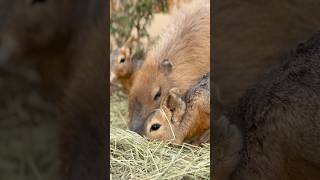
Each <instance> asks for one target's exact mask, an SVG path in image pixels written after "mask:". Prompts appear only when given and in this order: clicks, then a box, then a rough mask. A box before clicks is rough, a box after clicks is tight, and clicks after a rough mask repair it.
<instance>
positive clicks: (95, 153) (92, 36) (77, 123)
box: [59, 24, 107, 180]
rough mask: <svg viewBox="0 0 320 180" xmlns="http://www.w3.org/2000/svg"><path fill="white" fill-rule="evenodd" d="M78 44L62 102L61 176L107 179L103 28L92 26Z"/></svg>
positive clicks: (73, 178)
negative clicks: (73, 68) (73, 65)
mask: <svg viewBox="0 0 320 180" xmlns="http://www.w3.org/2000/svg"><path fill="white" fill-rule="evenodd" d="M83 33H84V34H83V35H84V36H85V37H86V38H85V39H83V40H82V41H81V42H82V43H81V44H83V46H79V47H78V48H79V51H78V52H79V53H77V54H75V55H74V58H75V59H77V61H78V62H77V65H76V66H75V71H74V73H73V75H72V78H71V80H70V84H69V86H68V87H67V89H66V90H65V97H64V98H63V102H62V104H61V108H60V109H61V111H60V118H61V132H60V138H59V139H60V153H59V155H60V160H61V166H60V172H61V174H62V178H63V179H68V180H71V179H72V180H78V179H82V180H91V179H99V180H100V179H101V180H102V179H106V176H105V163H106V153H105V149H106V146H105V143H106V140H105V137H106V134H105V128H104V127H105V123H106V122H107V121H106V111H107V105H106V92H107V84H106V82H107V75H106V69H107V61H106V59H105V58H106V57H107V52H106V49H107V48H106V47H107V44H106V43H107V38H106V27H105V25H104V24H103V25H102V26H100V27H92V28H90V29H88V30H86V31H84V32H83Z"/></svg>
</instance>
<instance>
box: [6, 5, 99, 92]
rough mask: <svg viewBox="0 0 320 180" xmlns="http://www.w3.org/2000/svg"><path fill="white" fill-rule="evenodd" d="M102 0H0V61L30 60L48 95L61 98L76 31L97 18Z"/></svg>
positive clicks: (76, 37) (77, 32)
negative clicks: (38, 73)
mask: <svg viewBox="0 0 320 180" xmlns="http://www.w3.org/2000/svg"><path fill="white" fill-rule="evenodd" d="M101 3H102V2H101V0H93V1H86V0H80V1H79V0H56V1H51V0H26V1H21V0H11V1H6V0H0V5H1V7H0V9H1V15H0V18H1V26H0V58H1V59H0V61H1V62H2V63H5V62H6V61H7V60H9V59H16V60H19V61H21V60H26V59H30V60H31V61H33V63H34V64H35V65H36V67H37V69H38V71H39V72H40V75H41V77H42V79H43V81H42V82H43V84H44V87H45V89H46V91H47V92H48V95H51V94H52V95H53V96H54V97H55V95H61V91H58V90H61V89H62V88H61V86H63V85H65V82H66V81H67V79H68V78H67V77H68V75H69V73H70V71H71V70H70V69H72V68H71V67H70V66H71V65H72V64H73V63H71V62H70V60H71V56H72V54H73V51H74V46H76V45H75V44H76V43H77V42H76V41H77V39H78V36H79V32H80V31H81V29H83V28H84V27H87V26H90V25H94V24H95V23H96V22H97V21H98V19H99V16H100V15H99V9H100V8H104V7H101V6H100V4H101Z"/></svg>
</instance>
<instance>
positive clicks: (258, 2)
mask: <svg viewBox="0 0 320 180" xmlns="http://www.w3.org/2000/svg"><path fill="white" fill-rule="evenodd" d="M319 9H320V1H317V0H304V1H301V0H282V1H277V0H268V1H262V0H244V1H237V0H221V1H215V4H214V6H213V13H214V26H213V27H214V30H213V36H214V43H215V44H216V46H215V48H214V49H213V51H214V53H213V57H214V62H213V63H214V69H213V70H212V75H214V78H213V79H212V80H213V82H215V83H216V84H217V85H218V87H219V88H220V92H221V96H222V99H223V100H224V102H225V105H227V106H232V105H235V104H236V103H237V102H238V100H239V98H240V97H241V96H242V95H243V94H244V92H245V90H246V89H247V88H249V87H250V86H252V85H253V84H254V83H255V82H256V81H257V80H258V79H259V78H261V77H262V75H263V74H265V73H266V70H268V69H269V68H270V67H271V65H272V64H274V63H275V62H276V61H277V60H278V59H279V58H280V57H281V56H282V55H283V54H285V53H286V52H287V51H288V50H289V49H290V48H292V47H294V46H295V45H296V44H298V43H299V42H300V41H302V40H304V39H306V38H308V37H309V36H310V34H313V33H315V31H316V30H317V29H320V23H319V20H320V11H319Z"/></svg>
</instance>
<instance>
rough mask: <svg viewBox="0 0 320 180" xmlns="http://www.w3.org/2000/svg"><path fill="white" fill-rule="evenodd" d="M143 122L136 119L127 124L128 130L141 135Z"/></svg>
mask: <svg viewBox="0 0 320 180" xmlns="http://www.w3.org/2000/svg"><path fill="white" fill-rule="evenodd" d="M143 124H144V123H143V121H142V119H136V120H132V121H130V122H129V130H130V131H133V132H136V133H138V134H139V135H141V136H142V135H143Z"/></svg>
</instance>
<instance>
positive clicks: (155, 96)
mask: <svg viewBox="0 0 320 180" xmlns="http://www.w3.org/2000/svg"><path fill="white" fill-rule="evenodd" d="M160 97H161V89H159V91H158V92H157V94H156V95H154V98H153V99H154V100H155V101H157V100H158V99H159V98H160Z"/></svg>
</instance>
